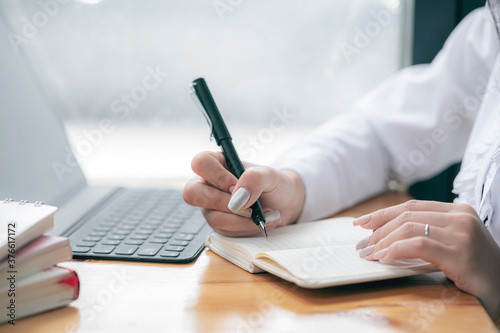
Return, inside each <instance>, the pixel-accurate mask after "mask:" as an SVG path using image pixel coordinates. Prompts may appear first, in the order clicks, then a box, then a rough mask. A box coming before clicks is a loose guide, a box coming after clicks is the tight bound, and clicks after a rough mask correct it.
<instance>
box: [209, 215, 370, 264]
mask: <svg viewBox="0 0 500 333" xmlns="http://www.w3.org/2000/svg"><path fill="white" fill-rule="evenodd" d="M353 220H354V218H352V217H340V218H335V219H328V220H322V221H317V222H306V223H301V224H296V225H291V226H287V227H283V228H278V229H274V230H271V231H269V239H266V238H264V237H262V236H260V235H259V236H255V237H245V238H232V237H226V236H222V235H220V234H213V235H211V236H210V238H211V241H212V242H213V241H216V240H219V241H222V242H224V243H226V242H227V243H232V244H234V245H239V246H241V247H243V248H244V249H245V250H247V251H248V252H249V253H250V255H251V256H252V257H255V256H256V255H257V254H258V253H260V252H269V251H278V250H291V249H307V248H314V247H324V246H331V245H348V244H351V245H352V246H354V244H356V242H358V241H359V240H360V239H361V238H363V237H365V236H368V235H370V234H371V231H370V230H365V229H363V228H360V227H354V226H353V225H352V221H353ZM227 243H226V244H227Z"/></svg>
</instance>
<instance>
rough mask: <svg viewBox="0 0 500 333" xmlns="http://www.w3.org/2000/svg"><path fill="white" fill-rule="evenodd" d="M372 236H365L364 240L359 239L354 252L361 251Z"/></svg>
mask: <svg viewBox="0 0 500 333" xmlns="http://www.w3.org/2000/svg"><path fill="white" fill-rule="evenodd" d="M371 237H372V236H371V235H370V236H366V237H365V238H363V239H361V240H360V241H359V242H358V243H357V244H356V250H361V249H362V248H364V247H365V246H366V245H368V243H369V242H370V238H371Z"/></svg>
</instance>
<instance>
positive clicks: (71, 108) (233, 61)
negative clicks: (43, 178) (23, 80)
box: [1, 0, 412, 182]
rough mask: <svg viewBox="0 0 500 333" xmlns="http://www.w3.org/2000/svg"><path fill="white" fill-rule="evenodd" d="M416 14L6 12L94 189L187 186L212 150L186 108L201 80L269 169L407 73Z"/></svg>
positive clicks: (198, 119) (237, 2)
mask: <svg viewBox="0 0 500 333" xmlns="http://www.w3.org/2000/svg"><path fill="white" fill-rule="evenodd" d="M411 4H412V1H402V2H400V1H399V0H335V1H331V0H310V1H307V2H306V1H300V0H276V1H257V0H255V1H249V0H197V1H173V0H145V1H134V0H102V1H99V0H79V1H76V0H74V1H69V0H66V1H61V2H58V1H56V0H41V1H20V0H5V1H2V4H1V7H2V10H4V11H6V12H7V14H8V17H9V19H10V21H11V24H12V26H13V28H14V29H15V33H18V34H20V35H22V34H23V33H24V35H26V34H27V33H28V37H29V38H26V41H25V43H23V44H22V45H20V46H19V47H21V48H23V49H24V50H25V51H26V52H27V54H28V56H29V58H30V60H31V63H32V65H33V68H34V70H35V73H36V74H37V77H38V79H39V81H40V83H41V85H42V86H43V88H44V89H45V91H46V94H47V96H48V98H49V100H50V102H51V103H52V105H53V106H54V110H55V111H56V112H57V113H58V114H59V115H60V116H61V117H62V118H63V120H64V122H65V124H66V127H67V131H68V134H69V136H70V140H71V143H72V145H73V150H74V151H75V153H76V155H77V157H78V160H79V161H80V163H81V165H82V167H83V169H84V172H85V173H86V175H87V177H88V178H89V179H90V180H91V181H99V180H103V179H106V180H108V181H109V182H113V181H116V182H120V181H121V180H123V179H147V178H148V179H186V178H187V177H190V176H191V174H192V171H191V169H190V166H189V165H190V160H191V158H192V157H193V156H194V155H195V154H196V153H197V152H199V151H202V150H217V146H216V144H215V142H214V141H212V142H210V141H209V128H208V126H207V124H206V122H205V120H204V118H203V116H202V115H201V114H200V113H199V111H198V110H197V109H196V106H195V105H194V103H193V101H192V99H191V97H190V94H189V84H190V83H191V82H192V80H193V79H196V78H198V77H205V79H206V80H207V82H208V85H209V87H210V88H211V90H212V93H213V95H214V98H215V100H216V102H217V103H218V106H219V109H220V110H221V112H222V114H223V116H224V117H225V119H226V122H227V125H228V127H229V129H230V131H231V134H232V136H233V140H234V142H235V145H236V147H237V149H238V150H240V155H241V158H242V159H244V160H247V161H251V162H254V163H265V164H268V163H271V162H272V161H273V160H274V159H276V158H277V157H278V156H279V154H280V153H281V152H283V151H284V150H285V149H287V148H288V147H290V146H291V145H293V143H294V142H296V141H297V140H300V139H301V137H303V136H304V135H305V134H306V133H307V132H309V131H310V130H311V129H312V128H314V127H315V126H318V125H320V124H322V123H324V122H325V121H327V120H329V119H331V118H332V117H334V116H335V115H337V114H339V113H342V112H349V110H350V108H351V106H352V104H353V103H354V102H355V101H356V100H357V99H359V98H360V97H361V96H363V94H365V93H366V92H367V91H369V90H370V89H371V88H373V87H374V86H375V85H376V84H377V83H379V82H380V81H382V80H384V79H385V78H387V77H388V76H390V75H391V74H392V73H394V72H395V71H396V70H398V69H399V68H401V67H403V66H405V65H407V64H408V63H409V62H410V59H408V54H409V53H410V50H408V48H407V45H406V44H405V43H403V41H404V40H406V39H405V36H407V35H408V34H409V31H408V29H407V26H411V24H409V23H411V22H409V21H410V18H411V16H412V12H411V10H412V6H411ZM40 13H42V14H43V13H45V16H44V15H42V14H40ZM44 17H46V18H47V20H43V18H44ZM30 29H31V30H30ZM30 33H31V34H30ZM103 119H104V120H105V121H106V122H107V124H110V127H109V126H108V128H107V130H106V131H103V130H102V128H101V127H100V124H102V121H103ZM276 124H278V125H279V126H276ZM82 143H86V144H88V143H90V144H91V146H92V149H91V150H89V149H86V150H85V151H84V150H82V149H80V148H81V147H83V146H84V145H82ZM86 147H88V145H87V146H86Z"/></svg>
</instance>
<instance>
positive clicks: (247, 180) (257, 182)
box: [227, 166, 278, 213]
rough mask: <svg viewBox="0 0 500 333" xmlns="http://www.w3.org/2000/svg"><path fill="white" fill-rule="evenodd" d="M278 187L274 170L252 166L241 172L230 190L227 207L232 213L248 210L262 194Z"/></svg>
mask: <svg viewBox="0 0 500 333" xmlns="http://www.w3.org/2000/svg"><path fill="white" fill-rule="evenodd" d="M277 185H278V176H277V172H276V170H274V169H273V168H270V167H266V166H254V167H250V168H249V169H248V170H246V171H245V172H243V174H242V175H241V177H240V179H238V182H237V183H236V186H234V188H230V189H229V191H230V192H231V199H230V200H229V204H228V205H227V207H228V208H229V210H231V211H232V212H234V213H237V212H239V211H240V210H241V209H244V208H248V207H250V206H251V205H253V204H254V203H255V201H257V199H258V198H259V197H260V196H261V194H262V193H263V192H269V191H272V190H273V189H274V188H275V187H276V186H277Z"/></svg>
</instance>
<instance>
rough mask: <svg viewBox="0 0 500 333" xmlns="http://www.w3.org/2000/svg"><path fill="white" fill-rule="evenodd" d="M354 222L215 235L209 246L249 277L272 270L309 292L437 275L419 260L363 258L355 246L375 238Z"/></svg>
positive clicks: (335, 221)
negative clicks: (234, 235)
mask: <svg viewBox="0 0 500 333" xmlns="http://www.w3.org/2000/svg"><path fill="white" fill-rule="evenodd" d="M353 220H354V219H353V218H351V217H340V218H333V219H327V220H322V221H316V222H306V223H301V224H296V225H291V226H286V227H282V228H278V229H275V230H272V231H271V232H270V233H269V239H268V240H266V239H265V238H263V237H261V236H255V237H245V238H232V237H226V236H222V235H220V234H217V233H212V234H211V235H210V236H209V238H208V239H207V243H206V245H207V246H208V247H209V248H210V249H211V250H212V251H213V252H215V253H217V254H218V255H220V256H221V257H223V258H225V259H227V260H229V261H230V262H232V263H234V264H236V265H238V266H239V267H241V268H243V269H244V270H247V271H249V272H250V273H259V272H263V271H267V272H269V273H272V274H274V275H276V276H279V277H281V278H283V279H285V280H288V281H291V282H293V283H295V284H297V285H299V286H301V287H304V288H323V287H331V286H339V285H345V284H351V283H359V282H368V281H376V280H384V279H390V278H396V277H403V276H410V275H417V274H422V273H428V272H433V271H436V270H437V269H436V267H435V266H433V265H432V264H430V263H428V262H426V261H423V260H420V259H407V260H399V261H395V262H392V263H390V264H383V263H380V262H376V261H367V260H365V259H362V258H360V257H359V255H358V251H357V250H356V249H355V246H356V243H357V242H358V241H359V240H360V239H361V238H363V237H365V236H368V235H370V234H371V231H370V230H366V229H363V228H361V227H354V226H353V225H352V221H353Z"/></svg>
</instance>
